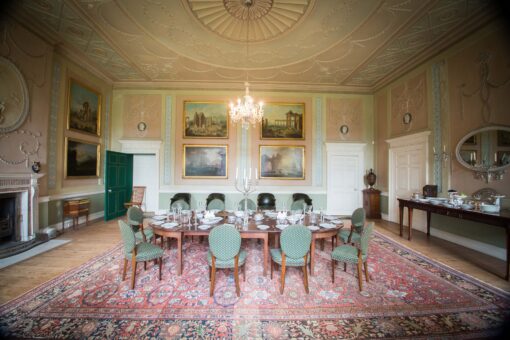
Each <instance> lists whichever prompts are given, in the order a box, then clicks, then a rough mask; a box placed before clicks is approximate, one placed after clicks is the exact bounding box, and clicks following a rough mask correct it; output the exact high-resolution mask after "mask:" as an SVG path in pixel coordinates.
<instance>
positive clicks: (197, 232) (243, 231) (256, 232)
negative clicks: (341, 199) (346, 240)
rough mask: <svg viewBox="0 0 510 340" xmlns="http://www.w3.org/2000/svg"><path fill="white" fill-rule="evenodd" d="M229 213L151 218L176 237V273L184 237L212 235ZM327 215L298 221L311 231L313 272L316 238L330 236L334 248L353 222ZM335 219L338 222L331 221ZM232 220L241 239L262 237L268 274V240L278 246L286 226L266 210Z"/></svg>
mask: <svg viewBox="0 0 510 340" xmlns="http://www.w3.org/2000/svg"><path fill="white" fill-rule="evenodd" d="M229 216H233V213H232V212H227V211H220V212H218V213H216V217H217V222H215V223H214V224H203V223H202V224H197V223H192V222H190V221H189V220H186V221H185V222H182V221H181V220H179V219H178V218H177V219H175V220H174V218H173V216H170V217H168V218H167V219H166V220H164V221H163V223H160V222H159V221H155V220H152V219H151V218H150V219H149V222H148V225H149V226H150V227H151V228H152V230H153V231H154V234H155V235H156V236H161V237H162V238H163V239H170V238H172V239H176V240H177V274H178V275H181V274H182V269H183V253H182V252H183V240H184V239H185V238H186V237H192V236H207V235H209V232H210V231H211V230H212V229H213V228H214V227H215V226H217V225H221V224H225V223H229V221H228V218H229ZM328 217H329V219H326V220H325V222H316V223H311V222H310V216H309V215H306V216H305V217H304V218H303V219H302V220H301V223H299V222H296V223H297V224H303V225H305V226H308V227H309V229H310V230H311V231H312V242H311V245H310V275H313V273H314V264H315V250H316V246H315V243H316V241H317V240H325V239H328V238H331V239H332V247H333V248H334V247H335V245H336V244H337V242H338V236H337V235H338V231H339V230H340V229H342V228H344V227H348V226H350V220H341V223H338V222H339V221H340V220H339V219H338V218H337V217H336V216H328ZM220 218H221V219H220ZM332 221H333V222H336V223H331V222H332ZM324 223H326V224H324ZM230 224H233V225H235V226H236V228H237V230H239V233H240V235H241V238H242V239H260V240H261V241H262V247H263V257H264V259H263V275H264V276H266V275H267V273H268V268H269V265H270V258H269V242H270V240H274V243H275V247H277V246H278V240H279V236H280V233H281V232H282V230H283V229H284V227H282V225H279V224H278V223H277V219H276V218H272V217H269V216H267V215H266V214H264V215H263V218H262V219H259V220H255V219H254V218H253V217H250V219H249V222H248V223H247V224H243V222H242V219H239V218H237V219H236V220H235V222H234V223H230ZM321 224H322V225H326V227H321V226H320V225H321ZM170 226H171V227H170ZM263 226H265V227H263ZM162 245H163V241H162Z"/></svg>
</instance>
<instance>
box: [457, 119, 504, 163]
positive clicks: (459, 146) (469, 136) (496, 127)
mask: <svg viewBox="0 0 510 340" xmlns="http://www.w3.org/2000/svg"><path fill="white" fill-rule="evenodd" d="M486 131H506V132H507V133H508V134H510V127H509V126H504V125H491V126H486V127H483V128H480V129H476V130H473V131H471V132H469V133H468V134H466V135H465V136H464V137H462V138H461V139H460V141H459V142H458V143H457V146H456V147H455V157H456V158H457V162H459V163H460V164H461V165H462V166H463V167H465V168H467V169H469V170H472V171H475V172H478V171H480V168H481V167H480V166H475V165H472V164H469V163H468V162H466V161H465V160H464V158H462V155H461V153H462V152H463V151H465V150H462V146H463V145H464V143H466V142H467V144H466V145H468V146H470V147H472V146H475V147H476V150H475V149H473V152H476V153H477V159H476V162H479V161H481V159H482V155H481V154H480V153H478V151H480V150H478V148H480V147H481V146H480V145H479V144H480V143H481V141H477V138H474V139H473V137H474V136H477V135H478V134H479V133H482V132H486ZM498 135H499V133H498ZM505 135H506V134H505ZM473 140H474V141H475V142H474V143H473V142H472V141H473ZM498 144H499V145H498ZM495 145H496V151H495V152H496V154H497V155H498V156H497V157H498V158H497V159H496V161H497V162H499V161H500V158H499V157H500V156H499V154H500V152H506V151H508V154H509V155H510V145H509V147H508V148H506V147H504V146H502V145H500V143H498V141H496V143H495ZM500 148H501V150H500ZM490 159H491V160H492V159H493V158H492V154H491V157H490ZM508 167H510V163H508V164H504V165H499V166H491V167H490V171H491V172H505V170H506V169H507V168H508Z"/></svg>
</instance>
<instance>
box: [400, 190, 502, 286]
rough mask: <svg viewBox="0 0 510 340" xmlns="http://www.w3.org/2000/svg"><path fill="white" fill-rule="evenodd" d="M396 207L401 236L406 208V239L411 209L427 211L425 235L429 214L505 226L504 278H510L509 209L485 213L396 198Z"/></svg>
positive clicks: (428, 226) (410, 224)
mask: <svg viewBox="0 0 510 340" xmlns="http://www.w3.org/2000/svg"><path fill="white" fill-rule="evenodd" d="M398 207H399V212H400V216H399V218H400V219H399V222H400V237H402V236H403V231H404V207H407V210H408V216H407V217H408V221H407V224H408V232H409V236H408V239H409V240H411V238H412V223H413V222H412V221H413V209H418V210H424V211H425V212H427V236H430V217H431V214H432V213H434V214H438V215H445V216H450V217H455V218H460V219H464V220H470V221H475V222H480V223H485V224H490V225H495V226H498V227H502V228H505V233H506V244H505V248H506V274H505V280H508V279H509V278H510V276H509V274H510V250H509V248H510V211H508V210H501V211H500V212H499V214H487V213H483V212H480V211H475V210H463V209H456V208H448V207H445V206H443V205H434V204H430V203H422V202H418V201H413V200H410V199H403V198H399V199H398Z"/></svg>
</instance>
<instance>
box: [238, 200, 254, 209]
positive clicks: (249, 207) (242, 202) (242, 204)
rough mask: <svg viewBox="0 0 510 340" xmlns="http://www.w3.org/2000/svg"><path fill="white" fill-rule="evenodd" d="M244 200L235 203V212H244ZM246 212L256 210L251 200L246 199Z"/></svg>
mask: <svg viewBox="0 0 510 340" xmlns="http://www.w3.org/2000/svg"><path fill="white" fill-rule="evenodd" d="M244 200H245V199H244V198H243V199H242V200H240V201H239V203H237V210H244ZM248 210H252V211H255V210H257V205H256V204H255V202H253V200H251V199H249V198H248Z"/></svg>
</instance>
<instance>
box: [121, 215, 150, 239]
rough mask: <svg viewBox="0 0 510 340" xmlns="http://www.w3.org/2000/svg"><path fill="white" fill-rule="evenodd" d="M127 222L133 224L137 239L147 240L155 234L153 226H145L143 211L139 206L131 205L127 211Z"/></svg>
mask: <svg viewBox="0 0 510 340" xmlns="http://www.w3.org/2000/svg"><path fill="white" fill-rule="evenodd" d="M126 215H127V224H128V225H130V226H131V228H132V229H133V231H134V233H135V238H136V240H137V241H143V242H147V240H149V241H150V240H151V239H152V237H153V236H154V232H153V231H152V229H151V228H144V227H143V211H142V209H140V208H139V207H137V206H132V207H129V209H128V211H127V214H126Z"/></svg>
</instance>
